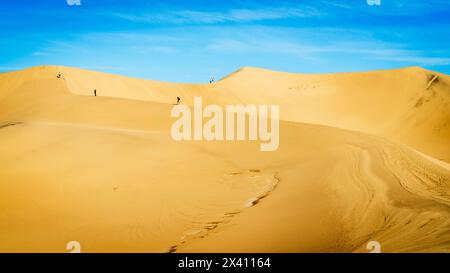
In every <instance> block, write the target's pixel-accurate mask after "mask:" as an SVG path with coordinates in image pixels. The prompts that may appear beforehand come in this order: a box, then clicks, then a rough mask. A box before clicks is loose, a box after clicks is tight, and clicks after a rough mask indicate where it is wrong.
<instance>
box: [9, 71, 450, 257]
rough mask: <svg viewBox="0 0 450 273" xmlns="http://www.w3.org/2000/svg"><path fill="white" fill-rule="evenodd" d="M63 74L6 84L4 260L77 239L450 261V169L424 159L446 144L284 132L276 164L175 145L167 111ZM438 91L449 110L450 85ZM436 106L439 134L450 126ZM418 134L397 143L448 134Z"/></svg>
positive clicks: (236, 152)
mask: <svg viewBox="0 0 450 273" xmlns="http://www.w3.org/2000/svg"><path fill="white" fill-rule="evenodd" d="M59 70H60V69H57V68H34V69H31V70H29V71H28V72H27V73H28V74H27V73H25V74H24V72H21V71H19V72H13V73H6V74H1V75H0V166H1V168H0V242H1V243H0V252H67V249H66V248H65V246H66V243H67V242H69V241H79V242H80V243H81V246H82V251H83V252H205V251H206V252H368V250H367V249H366V245H367V243H368V242H369V241H378V242H380V244H381V250H382V251H383V252H449V250H450V217H449V216H450V215H449V214H450V209H449V205H450V170H449V168H448V164H446V163H444V162H441V161H438V159H439V157H437V158H438V159H435V158H430V157H429V156H428V155H430V154H433V152H429V151H433V149H437V148H438V147H442V143H440V142H438V141H437V142H436V143H438V145H436V146H433V145H434V144H433V143H434V142H430V143H429V144H427V145H428V146H424V147H425V149H421V150H420V151H421V152H423V151H424V150H427V152H426V153H425V154H428V155H423V154H422V153H421V152H417V151H416V150H414V149H412V148H410V147H409V146H413V147H414V145H410V143H409V142H408V141H405V142H403V143H405V144H408V145H409V146H406V145H404V144H401V143H399V139H398V138H395V137H394V138H389V137H387V136H383V137H378V136H373V135H371V134H373V132H368V133H370V134H366V133H358V132H355V131H349V130H344V129H340V128H336V127H340V126H338V125H340V124H335V125H336V126H335V127H329V126H322V125H315V124H305V123H299V122H288V121H282V122H281V124H280V126H281V128H280V132H281V135H280V137H281V139H280V148H279V149H278V150H277V151H276V152H273V153H262V152H260V151H259V143H257V142H249V141H243V142H174V141H173V140H172V139H171V137H170V134H169V132H170V126H171V123H172V122H173V120H172V119H171V118H170V109H171V105H170V104H169V103H162V102H160V101H148V100H143V99H136V100H130V99H124V98H119V97H116V98H114V97H110V96H107V97H103V96H99V97H95V98H94V97H92V96H80V94H78V95H75V94H73V93H72V91H71V88H73V87H70V86H69V85H68V84H67V83H65V82H64V81H61V80H60V79H57V78H56V77H55V75H54V74H55V73H56V72H57V71H59ZM413 70H414V69H413ZM67 71H68V70H64V71H63V73H64V75H65V76H66V77H67V76H68V75H69V72H67ZM252 71H256V72H257V74H259V73H261V71H258V70H252V69H251V70H250V72H251V73H254V72H252ZM407 71H409V72H407V73H411V70H407ZM256 72H255V73H256ZM80 73H81V72H80ZM245 73H249V72H245ZM264 73H266V72H264ZM267 73H269V72H267ZM402 73H403V72H402ZM88 74H89V73H88ZM270 75H272V74H270V73H269V75H268V76H270ZM358 75H359V76H361V74H358ZM362 75H366V74H362ZM367 75H368V76H367ZM367 75H366V76H367V77H369V78H371V76H370V74H367ZM81 76H83V75H82V73H81V74H80V75H79V77H81ZM242 76H243V75H242V73H238V74H236V75H234V76H232V77H230V78H228V79H225V80H224V81H223V83H224V84H225V83H226V84H230V85H232V81H234V80H235V79H236V77H242ZM86 77H87V78H86V80H85V82H92V83H96V81H97V79H96V78H95V77H94V78H93V79H90V80H89V81H88V80H87V79H88V78H89V77H91V76H89V75H87V76H86ZM111 77H112V76H111ZM271 77H298V76H296V75H286V74H283V73H280V74H278V73H274V75H272V76H271ZM327 77H332V75H329V76H327ZM352 77H353V76H352ZM354 77H356V76H354ZM364 77H365V76H364ZM386 77H387V76H386ZM396 77H401V75H397V76H396ZM269 78H270V77H269ZM240 80H242V79H240ZM297 80H298V79H294V81H297ZM124 81H125V83H126V81H127V80H124ZM81 82H83V81H81ZM107 82H108V81H107V80H104V83H103V84H105V86H107V85H106V84H107ZM283 82H284V81H283ZM399 84H400V83H399ZM424 84H425V88H426V87H427V85H426V81H425V82H424ZM433 84H434V85H435V84H436V83H433ZM440 84H444V85H445V80H444V81H441V82H440ZM218 85H220V82H219V83H216V84H213V85H205V86H207V87H208V88H209V87H210V86H213V87H214V86H218ZM116 86H119V87H120V84H114V82H113V83H111V84H110V87H111V89H112V90H118V89H115V88H116ZM436 86H437V85H435V87H436ZM192 88H193V90H194V89H195V90H196V87H195V86H193V87H192ZM227 88H229V89H224V90H228V91H230V90H231V91H230V92H231V94H234V95H231V96H230V101H234V99H233V96H236V97H235V98H236V99H238V100H239V101H241V102H246V101H247V100H246V99H245V98H243V97H244V94H243V95H242V97H237V96H238V95H237V93H233V92H235V91H236V90H239V88H236V89H233V88H232V87H227ZM429 88H432V87H429ZM436 88H437V87H436ZM119 89H120V88H119ZM129 89H130V90H133V88H131V87H129ZM137 89H138V88H137V87H136V88H135V90H137ZM101 90H102V89H99V93H100V91H101ZM205 90H206V89H205ZM232 90H235V91H232ZM324 90H325V89H324ZM426 90H428V91H429V90H430V89H426ZM428 91H426V92H428ZM434 91H435V92H436V94H437V95H436V96H437V97H438V96H441V98H443V99H445V96H446V95H445V93H443V92H446V89H445V87H444V88H442V89H436V90H434ZM130 92H133V91H130ZM180 92H181V91H180ZM183 92H188V91H186V90H184V91H183ZM196 92H198V91H196ZM205 92H206V91H205ZM220 92H221V91H218V93H219V94H220ZM308 92H309V91H308ZM319 93H320V92H319ZM150 94H152V93H151V92H150ZM174 94H175V93H174ZM186 94H188V93H186ZM153 95H154V94H153ZM171 96H172V95H168V96H167V98H168V99H169V98H170V97H171ZM218 97H219V98H220V95H218ZM261 97H264V96H258V98H261ZM217 101H219V99H217ZM210 102H213V98H211V99H210ZM223 102H225V101H223ZM250 102H251V101H249V102H248V103H250ZM429 102H430V103H432V104H433V105H434V106H437V105H440V104H439V103H440V102H439V100H437V99H430V100H429ZM442 102H443V103H444V104H442V105H445V103H446V102H445V100H442ZM217 103H220V102H217ZM424 103H425V102H424ZM442 105H441V106H442ZM441 106H440V107H441ZM284 107H288V105H287V104H286V105H285V106H284ZM427 107H429V106H427ZM289 109H293V108H287V114H288V115H290V113H289V112H290V110H289ZM437 109H438V110H437V111H436V112H435V114H436V113H437V114H439V113H440V114H442V113H443V114H442V115H441V116H437V114H436V115H434V117H433V119H432V122H430V123H431V124H432V125H433V126H435V125H437V124H440V122H446V121H447V120H448V119H447V116H446V114H445V113H446V112H445V111H446V110H445V111H444V112H440V111H441V110H442V109H443V108H437ZM439 109H441V110H439ZM350 110H352V109H349V110H348V111H350ZM356 110H357V109H353V111H356ZM356 112H357V113H359V112H358V111H356ZM427 113H428V110H427V111H422V110H420V111H415V112H411V113H409V114H411V115H412V116H415V117H420V116H421V115H425V114H427ZM291 114H292V113H291ZM294 114H295V113H294ZM294 114H292V115H294ZM403 114H404V113H403ZM403 114H402V115H403ZM366 117H368V116H366ZM418 120H420V119H418ZM418 120H416V121H415V122H417V121H418ZM372 121H373V122H375V121H374V120H372ZM348 124H350V123H348ZM355 124H356V123H355ZM374 124H375V123H374ZM410 125H411V124H410V123H408V122H406V123H405V126H404V127H402V126H400V125H398V126H399V128H398V129H399V130H398V131H397V132H400V131H401V130H406V131H408V132H415V133H414V134H413V135H414V137H416V138H417V139H421V140H423V139H424V137H425V138H428V139H432V140H438V139H442V138H444V137H445V136H446V132H447V131H446V130H447V129H445V128H446V127H445V126H444V127H442V128H444V129H440V130H436V131H432V132H431V133H430V135H427V134H425V133H424V132H425V131H424V128H420V126H418V129H414V128H413V129H414V130H415V131H414V130H413V129H411V128H408V127H409V126H410ZM427 126H428V125H427ZM343 127H345V126H343ZM405 128H406V129H405ZM352 129H355V128H352ZM356 129H358V128H356ZM356 129H355V130H356ZM359 129H361V128H359ZM360 131H363V130H360ZM379 135H383V134H379ZM400 142H401V141H400ZM417 143H419V144H420V143H422V142H417ZM439 143H440V144H439ZM443 143H444V144H445V143H446V142H443ZM439 145H441V146H439ZM419 146H420V145H419ZM441 155H444V156H443V158H446V156H448V155H449V151H448V150H441Z"/></svg>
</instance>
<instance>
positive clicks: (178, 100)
mask: <svg viewBox="0 0 450 273" xmlns="http://www.w3.org/2000/svg"><path fill="white" fill-rule="evenodd" d="M180 100H181V99H180V97H177V105H178V104H180Z"/></svg>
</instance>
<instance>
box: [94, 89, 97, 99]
mask: <svg viewBox="0 0 450 273" xmlns="http://www.w3.org/2000/svg"><path fill="white" fill-rule="evenodd" d="M94 96H95V97H97V89H94Z"/></svg>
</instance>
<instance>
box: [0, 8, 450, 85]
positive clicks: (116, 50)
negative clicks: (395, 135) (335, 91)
mask: <svg viewBox="0 0 450 273" xmlns="http://www.w3.org/2000/svg"><path fill="white" fill-rule="evenodd" d="M0 29H1V34H2V35H0V50H1V53H0V71H11V70H17V69H22V68H26V67H30V66H35V65H44V64H49V65H66V66H75V67H81V68H86V69H92V70H99V71H104V72H110V73H114V74H122V75H127V76H133V77H141V78H147V79H155V80H162V81H174V82H193V83H202V82H207V81H208V80H209V79H210V77H215V78H216V79H219V78H221V77H223V76H225V75H227V74H229V73H231V72H233V71H235V70H237V69H238V68H240V67H243V66H256V67H262V68H267V69H273V70H279V71H287V72H299V73H328V72H343V71H365V70H373V69H391V68H398V67H405V66H422V67H425V68H428V69H432V70H437V71H440V72H444V73H447V74H450V1H448V0H428V1H425V0H423V1H419V0H381V5H380V6H376V5H373V6H371V5H368V4H367V0H348V1H345V0H304V1H301V0H297V1H283V0H272V1H254V0H251V1H250V0H249V1H245V0H229V1H219V0H195V1H190V0H178V1H175V0H155V1H152V0H128V1H119V0H81V5H80V6H69V5H68V4H67V2H66V0H17V1H1V3H0Z"/></svg>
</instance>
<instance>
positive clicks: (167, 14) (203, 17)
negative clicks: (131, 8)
mask: <svg viewBox="0 0 450 273" xmlns="http://www.w3.org/2000/svg"><path fill="white" fill-rule="evenodd" d="M110 15H112V16H114V17H117V18H121V19H125V20H129V21H134V22H145V23H155V24H161V23H168V24H188V23H194V24H215V23H225V22H254V21H263V20H276V19H288V18H303V17H314V16H319V15H320V13H319V12H318V11H317V10H316V9H314V8H311V7H306V6H304V7H301V8H299V7H283V8H259V9H231V10H228V11H224V12H216V11H199V10H175V11H162V12H158V13H155V12H153V13H146V14H140V15H139V14H128V13H111V14H110Z"/></svg>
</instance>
